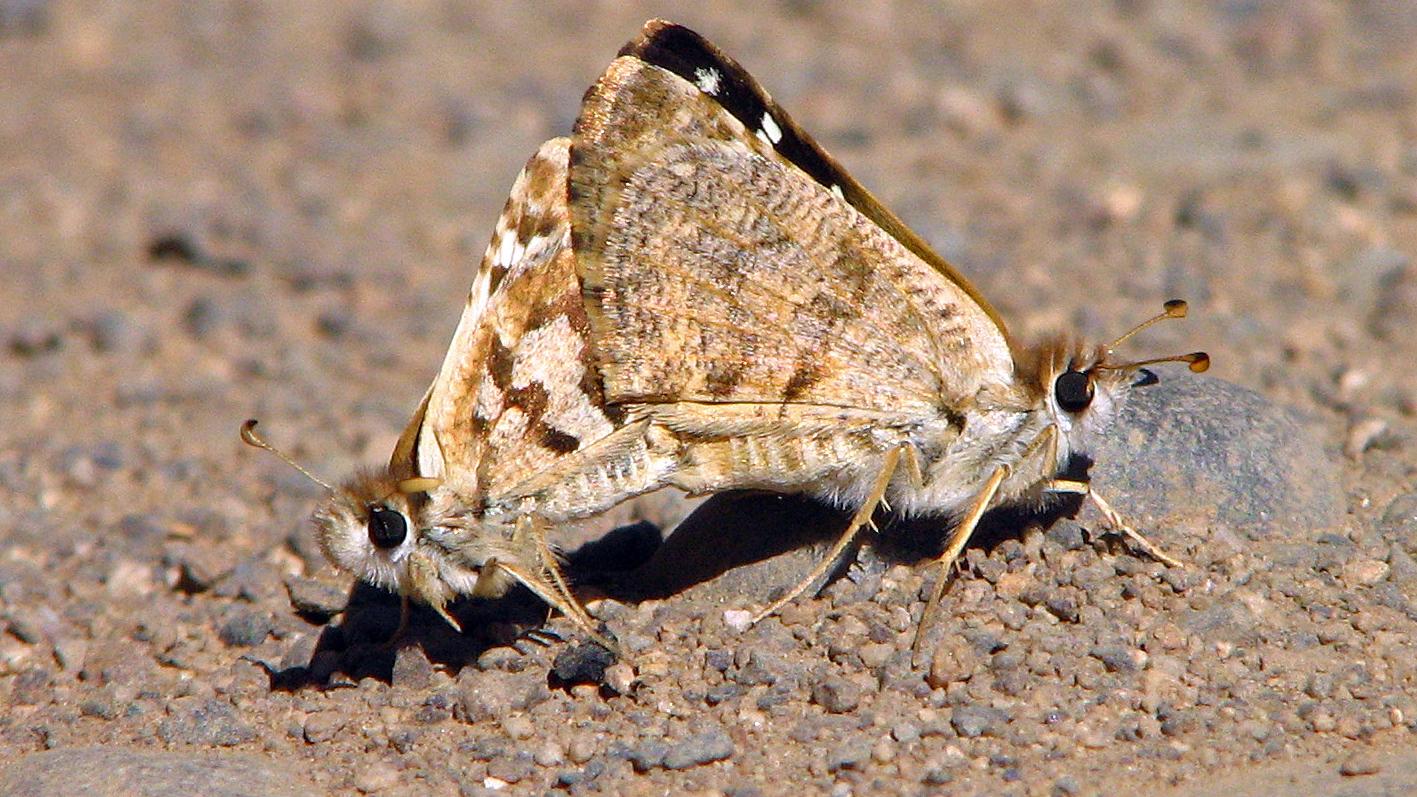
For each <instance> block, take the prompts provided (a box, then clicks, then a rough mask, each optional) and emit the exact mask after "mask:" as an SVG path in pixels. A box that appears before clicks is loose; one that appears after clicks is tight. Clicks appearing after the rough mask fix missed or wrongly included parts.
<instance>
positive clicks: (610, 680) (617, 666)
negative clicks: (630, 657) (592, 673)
mask: <svg viewBox="0 0 1417 797" xmlns="http://www.w3.org/2000/svg"><path fill="white" fill-rule="evenodd" d="M603 681H604V683H605V685H606V686H607V687H608V688H610V689H611V690H613V691H614V692H615V693H616V694H619V695H628V694H630V691H631V690H632V689H634V687H635V681H636V678H635V668H634V667H631V666H630V665H629V664H626V663H625V662H623V661H618V662H616V663H614V664H612V665H610V666H609V667H606V668H605V677H604V679H603Z"/></svg>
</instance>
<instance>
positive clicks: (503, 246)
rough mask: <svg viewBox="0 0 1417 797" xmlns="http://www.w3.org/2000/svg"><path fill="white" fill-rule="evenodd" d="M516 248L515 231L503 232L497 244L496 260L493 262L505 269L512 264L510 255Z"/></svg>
mask: <svg viewBox="0 0 1417 797" xmlns="http://www.w3.org/2000/svg"><path fill="white" fill-rule="evenodd" d="M516 247H517V233H516V231H515V230H503V231H502V240H500V241H498V242H497V259H496V260H494V261H493V262H494V263H496V264H497V265H498V266H500V267H502V268H507V267H508V266H510V265H511V264H512V263H513V262H515V261H514V260H513V257H512V253H513V252H514V251H515V250H516Z"/></svg>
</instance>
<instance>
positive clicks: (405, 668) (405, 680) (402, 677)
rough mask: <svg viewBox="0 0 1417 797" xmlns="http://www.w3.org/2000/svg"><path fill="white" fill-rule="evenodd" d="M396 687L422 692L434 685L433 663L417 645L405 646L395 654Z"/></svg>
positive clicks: (394, 673) (394, 672)
mask: <svg viewBox="0 0 1417 797" xmlns="http://www.w3.org/2000/svg"><path fill="white" fill-rule="evenodd" d="M393 682H394V685H395V686H398V687H400V688H403V689H410V690H413V691H416V692H421V691H423V690H425V689H427V688H428V687H430V686H432V685H433V663H432V662H430V661H429V660H428V654H426V653H424V652H423V648H421V647H419V646H417V645H404V646H403V647H400V648H399V649H398V651H397V652H396V653H394V671H393Z"/></svg>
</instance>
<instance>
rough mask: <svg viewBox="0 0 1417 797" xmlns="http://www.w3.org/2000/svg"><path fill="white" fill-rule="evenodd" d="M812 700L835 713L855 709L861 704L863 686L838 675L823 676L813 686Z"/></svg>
mask: <svg viewBox="0 0 1417 797" xmlns="http://www.w3.org/2000/svg"><path fill="white" fill-rule="evenodd" d="M812 702H813V703H816V704H817V705H819V706H821V707H822V708H824V709H826V710H827V711H829V712H831V713H833V714H844V713H846V712H848V711H854V710H855V709H856V707H857V706H859V705H861V687H859V686H857V685H856V684H854V683H852V682H851V681H848V680H846V679H845V678H840V677H837V676H831V677H828V678H823V679H822V680H821V681H818V682H817V683H816V684H814V685H813V686H812Z"/></svg>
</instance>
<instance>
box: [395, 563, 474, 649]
mask: <svg viewBox="0 0 1417 797" xmlns="http://www.w3.org/2000/svg"><path fill="white" fill-rule="evenodd" d="M408 576H409V588H408V594H407V595H405V596H404V607H405V609H406V608H407V606H408V598H409V597H415V598H418V599H419V600H420V601H422V602H424V603H426V604H428V606H429V607H430V608H431V609H433V611H435V612H437V613H438V616H439V617H441V618H443V619H444V620H445V621H447V623H448V625H450V626H452V627H453V630H455V631H457V632H458V633H459V634H461V633H462V625H461V624H460V623H459V622H458V621H457V619H456V618H454V617H453V616H452V615H451V614H449V613H448V609H447V601H448V596H447V594H446V591H445V588H444V587H443V581H442V578H441V576H439V575H438V571H437V568H436V567H435V566H434V565H433V564H432V563H431V562H429V561H428V560H427V559H425V558H424V557H423V556H422V555H421V554H419V553H414V554H412V555H410V556H409V558H408ZM407 623H408V615H407V612H406V611H405V612H403V613H401V615H400V618H399V633H402V631H403V629H404V628H405V627H407ZM395 638H397V637H395Z"/></svg>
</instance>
